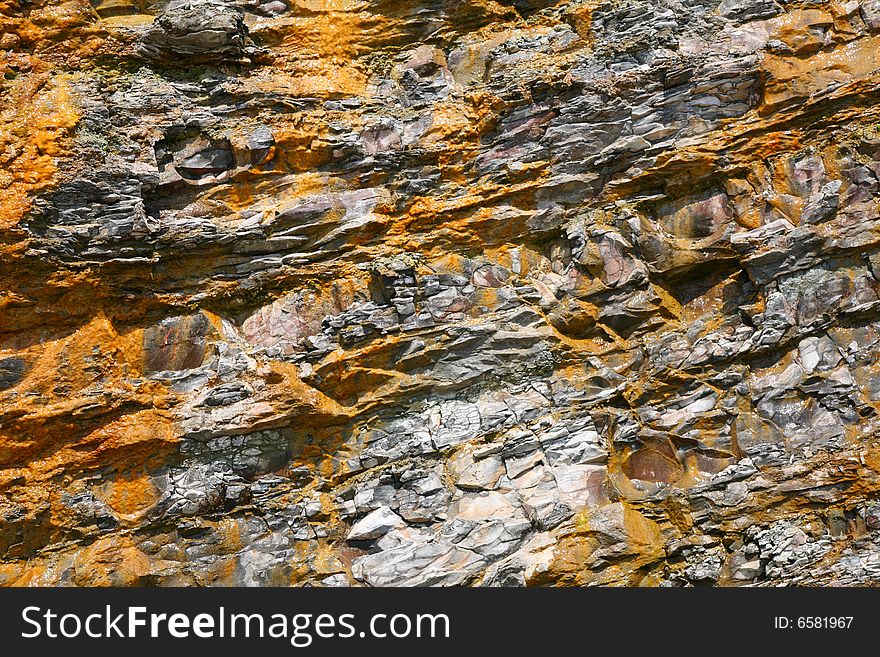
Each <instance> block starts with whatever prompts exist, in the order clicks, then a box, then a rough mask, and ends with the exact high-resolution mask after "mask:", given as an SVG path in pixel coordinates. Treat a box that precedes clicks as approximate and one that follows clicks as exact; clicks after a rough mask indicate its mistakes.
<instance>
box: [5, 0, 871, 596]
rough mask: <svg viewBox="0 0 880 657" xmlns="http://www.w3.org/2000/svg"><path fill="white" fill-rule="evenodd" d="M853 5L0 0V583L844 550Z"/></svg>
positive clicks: (603, 576)
mask: <svg viewBox="0 0 880 657" xmlns="http://www.w3.org/2000/svg"><path fill="white" fill-rule="evenodd" d="M878 39H880V2H877V0H853V1H852V2H845V3H841V2H825V1H821V0H819V1H815V2H812V1H811V2H774V1H772V0H756V1H749V2H746V1H744V0H687V1H685V0H653V1H648V0H570V1H569V0H559V1H538V0H498V1H496V0H477V1H475V2H467V3H461V2H454V1H452V0H449V1H445V0H444V1H439V2H420V1H418V0H414V1H410V2H403V1H398V0H375V1H370V2H359V1H358V2H355V1H353V0H352V1H349V0H332V1H330V0H327V1H324V0H91V2H90V1H88V0H71V1H69V2H63V3H58V2H53V1H51V0H32V1H31V2H23V1H21V0H0V97H2V98H3V100H4V101H5V102H3V103H0V234H2V239H0V257H2V259H3V267H2V268H0V518H2V520H0V584H2V585H9V586H12V585H58V584H76V585H158V584H162V585H187V586H202V585H223V584H229V585H281V586H290V585H308V586H388V585H390V586H415V585H437V586H446V585H479V586H523V585H548V584H549V585H574V586H582V585H596V584H600V585H614V586H692V585H717V586H739V585H757V586H777V585H780V584H785V585H806V586H835V585H836V586H843V585H873V584H875V583H876V582H877V581H878V578H880V571H878V568H877V566H876V564H877V563H878V560H880V443H878V438H877V436H878V431H880V414H878V411H880V357H878V345H880V205H878V201H880V129H878V126H880V105H878V102H877V100H878V95H877V93H876V90H877V85H878V84H880V60H878V52H880V49H878Z"/></svg>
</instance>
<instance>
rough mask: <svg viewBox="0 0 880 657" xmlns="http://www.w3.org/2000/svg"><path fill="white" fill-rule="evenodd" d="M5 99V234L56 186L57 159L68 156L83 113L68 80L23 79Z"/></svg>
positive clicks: (0, 207) (0, 176)
mask: <svg viewBox="0 0 880 657" xmlns="http://www.w3.org/2000/svg"><path fill="white" fill-rule="evenodd" d="M0 68H2V67H0ZM3 93H4V95H5V96H6V98H7V99H8V102H7V103H5V107H4V108H3V109H2V110H0V164H2V167H0V228H2V229H7V228H10V227H12V226H14V225H15V224H17V223H18V222H19V221H20V220H21V218H22V217H23V216H24V215H25V213H26V212H27V211H28V209H29V208H30V205H31V198H32V196H33V195H34V194H37V193H40V192H41V191H44V190H45V189H47V188H48V187H49V186H50V185H51V184H52V183H53V182H54V177H55V172H56V159H57V158H58V157H61V156H63V155H65V154H66V153H67V148H68V147H69V142H68V138H69V136H70V134H71V131H72V130H73V128H74V127H75V126H76V124H77V122H78V121H79V118H80V112H79V110H78V109H77V106H76V102H75V100H74V95H73V92H72V90H71V88H70V84H69V83H68V81H67V79H66V78H65V77H64V76H56V77H55V78H50V77H49V75H48V74H46V73H38V72H35V73H31V74H22V75H19V76H18V77H17V78H16V79H15V80H13V81H12V83H11V84H9V86H8V87H7V88H6V89H4V90H3Z"/></svg>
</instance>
